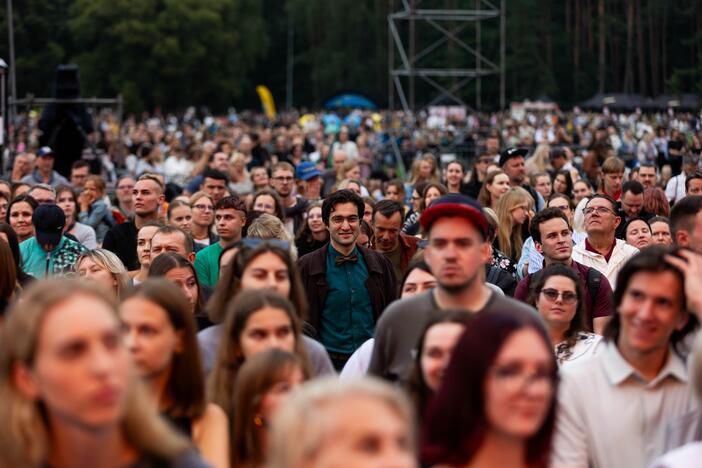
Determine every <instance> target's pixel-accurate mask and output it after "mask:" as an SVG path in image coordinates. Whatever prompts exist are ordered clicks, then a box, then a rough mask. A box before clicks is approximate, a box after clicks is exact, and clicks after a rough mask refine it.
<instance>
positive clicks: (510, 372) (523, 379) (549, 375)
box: [490, 365, 558, 391]
mask: <svg viewBox="0 0 702 468" xmlns="http://www.w3.org/2000/svg"><path fill="white" fill-rule="evenodd" d="M490 374H492V376H493V377H494V378H495V379H496V380H497V381H498V382H500V383H501V384H502V385H504V386H505V387H507V389H508V390H509V391H517V390H522V389H525V388H528V387H532V386H538V387H539V389H541V390H550V389H552V388H553V385H554V383H555V382H556V380H558V375H557V374H556V372H555V371H547V370H542V371H537V372H532V373H527V372H524V371H523V370H522V368H521V366H515V365H507V366H495V367H493V368H492V369H490Z"/></svg>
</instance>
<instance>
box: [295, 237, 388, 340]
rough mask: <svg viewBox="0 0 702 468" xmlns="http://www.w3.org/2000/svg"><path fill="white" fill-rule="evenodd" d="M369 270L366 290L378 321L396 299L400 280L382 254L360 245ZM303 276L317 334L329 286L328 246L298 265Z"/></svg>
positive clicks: (299, 261)
mask: <svg viewBox="0 0 702 468" xmlns="http://www.w3.org/2000/svg"><path fill="white" fill-rule="evenodd" d="M357 248H358V250H359V252H360V253H361V255H362V256H363V260H364V261H365V262H366V267H367V268H368V280H366V288H367V289H368V295H369V296H370V300H371V304H372V305H373V315H374V316H375V319H376V321H377V320H378V317H379V316H380V314H381V313H382V312H383V310H385V307H387V306H388V305H389V304H390V303H391V302H392V301H394V300H395V299H397V279H396V278H395V271H394V269H393V267H392V264H391V263H390V261H389V260H388V259H386V258H385V257H384V256H383V254H380V253H378V252H374V251H373V250H370V249H366V248H365V247H361V246H357ZM297 264H298V266H299V267H300V276H302V285H303V287H304V288H305V293H306V295H307V301H308V302H309V323H310V325H312V326H313V327H314V329H315V330H317V332H319V328H320V321H321V320H320V317H321V315H322V311H323V310H324V301H325V300H326V298H327V292H328V291H329V285H328V284H327V275H326V273H327V246H326V245H325V246H324V247H322V248H320V249H317V250H315V251H314V252H311V253H309V254H307V255H305V256H303V257H302V258H300V259H299V260H298V262H297Z"/></svg>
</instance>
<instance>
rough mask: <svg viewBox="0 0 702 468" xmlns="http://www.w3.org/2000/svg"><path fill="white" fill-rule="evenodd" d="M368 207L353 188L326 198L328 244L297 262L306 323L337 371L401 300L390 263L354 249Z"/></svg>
mask: <svg viewBox="0 0 702 468" xmlns="http://www.w3.org/2000/svg"><path fill="white" fill-rule="evenodd" d="M364 209H365V206H364V203H363V199H362V198H361V197H359V196H358V195H356V194H355V193H353V192H351V191H350V190H339V191H337V192H334V193H332V194H331V195H329V196H328V197H327V198H325V199H324V203H323V204H322V221H324V225H325V226H326V227H327V230H329V243H328V244H327V245H326V246H324V247H322V248H320V249H318V250H316V251H314V252H311V253H309V254H307V255H305V256H303V257H302V258H301V259H300V260H299V262H298V265H299V267H300V274H301V276H302V282H303V285H304V287H305V291H306V292H307V299H308V301H309V314H308V321H309V323H310V324H311V325H312V327H314V329H315V330H316V332H317V334H318V337H317V338H319V340H320V341H321V342H322V344H323V345H324V347H325V348H326V349H327V352H328V353H329V357H330V358H331V360H332V363H333V364H334V366H335V367H336V369H337V370H341V368H342V367H343V366H344V364H345V363H346V361H347V360H348V358H349V357H350V356H351V354H353V352H354V351H355V350H356V349H357V348H358V347H359V346H360V345H361V344H363V343H364V342H365V341H366V340H367V339H368V338H371V337H372V336H373V332H374V330H375V323H376V321H377V319H378V316H379V315H380V313H381V312H382V311H383V310H384V309H385V307H386V306H387V305H388V304H390V303H391V302H392V301H393V300H395V299H396V298H397V281H396V278H395V272H394V270H393V267H392V264H391V263H390V262H389V261H388V260H387V259H386V258H385V257H384V256H383V255H382V254H380V253H378V252H374V251H373V250H370V249H366V248H364V247H361V246H358V245H356V239H357V238H358V235H359V233H360V226H361V225H360V222H361V219H362V218H363V211H364Z"/></svg>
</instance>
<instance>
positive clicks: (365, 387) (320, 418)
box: [266, 376, 416, 468]
mask: <svg viewBox="0 0 702 468" xmlns="http://www.w3.org/2000/svg"><path fill="white" fill-rule="evenodd" d="M358 397H367V398H372V399H375V400H377V401H379V402H381V403H383V404H385V405H386V406H387V407H388V409H390V410H391V411H392V412H393V413H395V414H397V416H399V417H400V418H401V419H402V420H403V423H404V425H403V426H404V427H406V428H407V437H408V440H409V443H410V447H412V449H414V447H415V432H416V431H415V428H414V421H415V420H414V414H413V411H412V408H411V406H410V403H409V400H408V399H407V397H406V396H405V395H404V394H403V393H402V392H401V391H400V390H399V389H397V388H395V387H392V386H391V385H389V384H387V383H385V382H383V381H381V380H379V379H376V378H371V377H364V378H359V379H353V380H344V381H340V380H339V379H338V377H336V376H334V377H324V378H321V379H315V380H313V381H311V382H308V383H306V384H305V385H304V386H303V387H301V388H300V389H299V390H298V391H296V392H295V393H293V394H292V395H291V397H290V399H289V400H288V401H287V402H286V403H285V405H284V406H283V407H282V408H281V409H280V411H279V412H278V413H277V414H276V415H275V417H274V419H273V428H272V433H271V438H270V440H269V442H270V451H269V459H268V464H267V465H266V468H302V467H304V466H308V463H309V461H310V460H311V459H313V458H314V457H315V456H316V455H317V453H318V452H319V450H320V448H321V446H322V444H323V443H324V439H325V438H326V437H328V436H329V435H330V434H331V433H332V431H333V427H334V425H335V424H338V423H339V421H332V420H329V417H328V415H327V409H328V408H329V407H330V406H332V405H344V403H345V402H346V401H348V400H350V399H353V398H358ZM291 434H295V437H291Z"/></svg>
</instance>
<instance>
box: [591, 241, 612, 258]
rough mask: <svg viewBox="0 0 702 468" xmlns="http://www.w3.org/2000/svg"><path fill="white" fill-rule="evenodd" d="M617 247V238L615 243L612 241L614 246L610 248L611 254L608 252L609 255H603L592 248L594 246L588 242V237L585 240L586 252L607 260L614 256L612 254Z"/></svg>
mask: <svg viewBox="0 0 702 468" xmlns="http://www.w3.org/2000/svg"><path fill="white" fill-rule="evenodd" d="M616 245H617V238H616V237H615V238H614V241H612V246H611V247H610V248H609V252H607V254H605V255H602V253H600V251H598V250H597V249H595V248H594V247H593V246H592V244H590V241H589V240H588V238H587V237H586V238H585V250H587V251H589V252H592V253H594V254H597V255H602V256H603V257H605V258H609V257H610V256H611V255H612V252H613V251H614V247H615V246H616Z"/></svg>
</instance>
